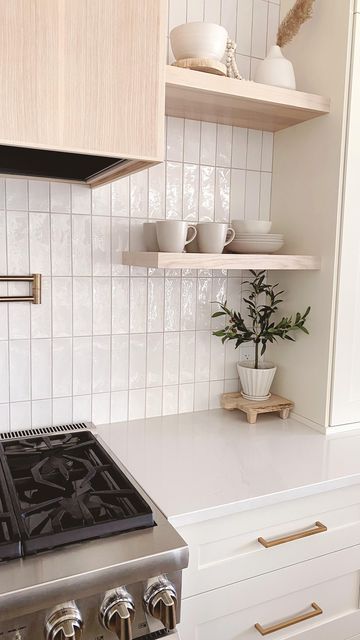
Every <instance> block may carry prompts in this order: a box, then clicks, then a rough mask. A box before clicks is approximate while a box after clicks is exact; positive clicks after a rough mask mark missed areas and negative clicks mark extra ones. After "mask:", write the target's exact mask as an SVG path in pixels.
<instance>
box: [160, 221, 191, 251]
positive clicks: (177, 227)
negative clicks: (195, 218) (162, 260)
mask: <svg viewBox="0 0 360 640" xmlns="http://www.w3.org/2000/svg"><path fill="white" fill-rule="evenodd" d="M196 233H197V231H196V228H195V227H194V226H193V225H192V224H188V222H185V221H184V220H161V221H159V222H157V223H156V235H157V240H158V243H159V250H160V251H167V252H169V253H182V251H184V247H185V245H187V244H189V242H191V241H192V240H194V238H195V236H196Z"/></svg>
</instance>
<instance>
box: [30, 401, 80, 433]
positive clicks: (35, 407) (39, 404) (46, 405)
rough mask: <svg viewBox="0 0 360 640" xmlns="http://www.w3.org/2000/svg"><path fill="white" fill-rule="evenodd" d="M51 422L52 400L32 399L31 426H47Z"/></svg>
mask: <svg viewBox="0 0 360 640" xmlns="http://www.w3.org/2000/svg"><path fill="white" fill-rule="evenodd" d="M82 419H83V418H82ZM51 424H52V400H50V399H47V400H34V401H33V402H32V403H31V426H32V427H48V426H49V425H51Z"/></svg>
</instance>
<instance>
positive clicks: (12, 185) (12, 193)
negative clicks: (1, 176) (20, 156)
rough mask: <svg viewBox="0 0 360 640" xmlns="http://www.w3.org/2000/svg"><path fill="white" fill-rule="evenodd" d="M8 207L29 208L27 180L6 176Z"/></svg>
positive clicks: (22, 209) (23, 209)
mask: <svg viewBox="0 0 360 640" xmlns="http://www.w3.org/2000/svg"><path fill="white" fill-rule="evenodd" d="M6 208H7V210H8V211H10V210H14V211H26V210H27V208H28V183H27V181H26V180H22V179H17V178H6Z"/></svg>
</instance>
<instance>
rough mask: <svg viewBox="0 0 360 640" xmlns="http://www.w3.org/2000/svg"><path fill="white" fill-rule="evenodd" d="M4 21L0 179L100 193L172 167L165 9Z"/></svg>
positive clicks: (64, 8) (152, 3)
mask: <svg viewBox="0 0 360 640" xmlns="http://www.w3.org/2000/svg"><path fill="white" fill-rule="evenodd" d="M0 11H1V16H2V19H1V23H0V60H1V64H0V94H1V95H0V173H5V174H12V175H27V176H37V177H44V178H53V179H62V180H67V181H81V182H86V183H88V184H90V185H91V186H97V185H100V184H104V183H106V182H110V181H111V180H114V179H116V178H119V177H121V176H124V175H127V174H129V173H133V172H135V171H139V170H141V169H144V168H146V167H149V166H152V165H153V164H156V163H158V162H161V161H162V160H163V155H164V112H165V68H164V58H165V38H164V33H165V17H166V6H165V0H131V2H128V0H107V1H106V2H103V0H92V1H91V2H74V1H73V0H51V2H47V1H45V0H26V1H24V0H12V1H11V2H9V1H8V0H0ZM149 51H151V56H149Z"/></svg>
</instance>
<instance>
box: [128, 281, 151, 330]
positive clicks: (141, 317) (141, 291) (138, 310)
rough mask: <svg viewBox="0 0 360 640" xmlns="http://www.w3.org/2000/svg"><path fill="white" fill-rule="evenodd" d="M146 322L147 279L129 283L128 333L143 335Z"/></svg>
mask: <svg viewBox="0 0 360 640" xmlns="http://www.w3.org/2000/svg"><path fill="white" fill-rule="evenodd" d="M146 320H147V279H146V278H132V279H131V281H130V333H144V332H145V331H146Z"/></svg>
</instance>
